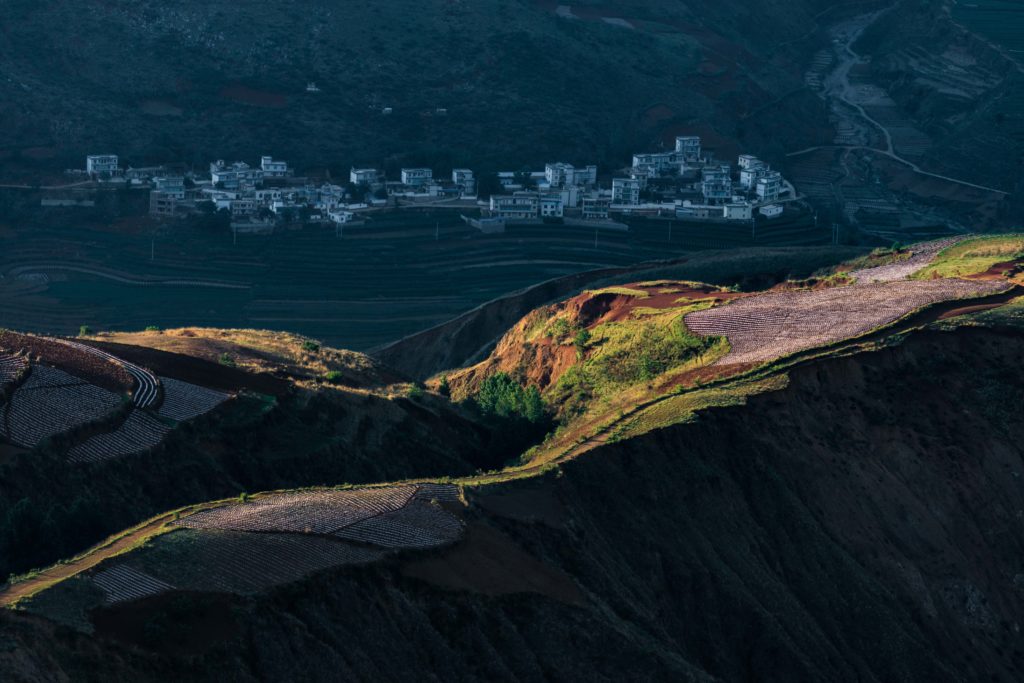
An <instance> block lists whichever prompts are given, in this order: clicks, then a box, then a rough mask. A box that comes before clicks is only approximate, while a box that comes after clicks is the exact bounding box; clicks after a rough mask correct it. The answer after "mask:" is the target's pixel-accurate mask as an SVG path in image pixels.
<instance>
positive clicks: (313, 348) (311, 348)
mask: <svg viewBox="0 0 1024 683" xmlns="http://www.w3.org/2000/svg"><path fill="white" fill-rule="evenodd" d="M302 350H303V351H308V352H310V353H319V352H320V344H319V343H318V342H315V341H313V340H311V339H307V340H306V341H304V342H302Z"/></svg>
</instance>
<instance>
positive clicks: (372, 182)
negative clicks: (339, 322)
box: [79, 136, 793, 231]
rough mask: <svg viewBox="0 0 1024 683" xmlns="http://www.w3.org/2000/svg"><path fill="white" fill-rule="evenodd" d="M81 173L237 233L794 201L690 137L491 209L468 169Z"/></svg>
mask: <svg viewBox="0 0 1024 683" xmlns="http://www.w3.org/2000/svg"><path fill="white" fill-rule="evenodd" d="M85 172H86V173H87V174H88V176H89V177H90V178H93V179H96V180H99V181H120V182H126V183H131V184H138V185H147V184H148V186H149V187H150V188H151V189H150V213H151V214H152V215H154V216H160V217H177V216H184V215H188V214H191V213H196V212H200V211H204V210H205V211H209V210H210V208H211V206H212V208H213V209H214V210H215V211H225V212H227V213H228V214H230V216H231V222H232V225H233V226H234V227H235V228H236V229H243V230H244V229H248V230H252V231H258V230H261V229H271V228H272V227H273V225H275V224H276V223H279V222H287V221H294V220H299V219H301V220H302V221H303V222H331V223H336V224H344V223H349V222H352V221H354V220H356V218H357V216H358V213H359V212H360V211H362V210H365V209H369V208H371V207H379V206H386V205H387V204H388V200H389V198H390V199H405V200H409V201H411V202H414V203H415V202H417V201H419V202H422V203H431V202H434V201H438V200H443V199H451V200H463V201H470V202H472V204H471V205H472V206H479V207H480V209H481V211H482V213H483V214H484V217H485V219H489V220H491V221H494V222H497V223H501V222H504V221H545V220H561V219H565V218H567V217H568V218H580V219H584V220H608V219H609V218H612V217H618V216H629V215H640V216H660V217H671V218H677V219H681V220H700V221H716V220H721V221H744V220H746V221H749V220H752V219H753V218H754V215H755V212H756V213H759V214H761V215H764V216H767V217H769V218H774V217H775V216H778V215H780V214H781V213H782V212H783V209H782V205H781V203H780V202H781V201H784V200H786V199H788V198H792V194H793V188H792V186H791V185H790V184H789V183H787V182H786V181H785V179H784V178H783V177H782V175H781V174H780V173H779V172H777V171H773V170H772V169H771V167H770V166H769V165H768V164H767V163H765V162H764V161H761V160H760V159H758V158H757V157H754V156H751V155H749V154H743V155H740V157H739V159H738V160H737V164H736V166H735V168H734V167H733V166H731V165H729V164H723V163H721V162H719V161H717V160H715V158H714V156H713V155H712V154H709V153H707V152H706V151H705V150H704V149H703V148H702V146H701V139H700V138H699V137H696V136H680V137H677V138H676V144H675V148H674V149H672V150H669V151H661V152H653V153H646V154H636V155H634V156H633V163H632V166H630V167H628V168H624V169H622V170H621V171H620V172H619V173H617V174H616V176H615V177H614V178H612V180H611V183H610V184H605V185H604V186H602V185H601V184H599V182H598V174H597V166H594V165H589V166H582V167H577V166H574V165H572V164H569V163H565V162H554V163H549V164H546V165H545V166H544V170H543V171H518V172H514V171H503V172H499V173H497V178H496V181H497V186H499V187H500V188H501V191H500V193H499V194H492V195H491V196H490V198H489V200H488V201H487V202H478V201H477V184H478V179H477V178H476V177H475V175H474V173H473V171H472V170H470V169H467V168H457V169H454V170H452V172H451V175H450V176H447V175H445V176H439V177H435V176H434V171H433V170H432V169H430V168H421V167H410V168H402V169H401V171H400V176H399V178H398V179H397V180H388V179H387V178H386V177H385V174H384V173H383V172H381V171H380V170H379V169H376V168H352V169H351V171H350V172H349V182H348V184H347V185H337V184H332V183H330V182H328V183H319V184H317V183H311V182H309V181H307V180H306V179H304V178H296V177H295V176H294V173H293V172H292V169H290V168H289V167H288V164H287V163H286V162H284V161H281V160H279V159H274V158H273V157H271V156H264V157H262V158H261V159H260V163H259V165H257V166H250V165H249V164H247V163H245V162H243V161H237V162H233V163H227V162H225V161H223V160H218V161H215V162H213V163H211V164H210V167H209V176H208V177H199V176H198V175H197V174H186V173H184V172H170V171H168V170H167V169H165V168H164V167H154V168H144V169H134V168H129V169H126V170H122V169H121V168H120V166H119V160H118V157H117V156H116V155H112V154H102V155H92V156H89V157H87V158H86V169H85ZM79 173H80V171H79ZM493 180H494V179H493V178H492V181H493Z"/></svg>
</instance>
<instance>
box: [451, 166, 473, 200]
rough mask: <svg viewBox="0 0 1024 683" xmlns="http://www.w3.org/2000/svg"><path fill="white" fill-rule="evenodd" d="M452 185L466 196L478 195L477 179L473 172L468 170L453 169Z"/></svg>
mask: <svg viewBox="0 0 1024 683" xmlns="http://www.w3.org/2000/svg"><path fill="white" fill-rule="evenodd" d="M452 184H453V185H455V186H456V187H457V188H459V189H460V190H461V192H462V194H464V195H475V194H476V178H475V177H474V176H473V171H471V170H469V169H468V168H454V169H452Z"/></svg>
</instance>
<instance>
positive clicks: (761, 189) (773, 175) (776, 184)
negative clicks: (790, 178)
mask: <svg viewBox="0 0 1024 683" xmlns="http://www.w3.org/2000/svg"><path fill="white" fill-rule="evenodd" d="M781 194H782V174H781V173H779V172H778V171H769V172H768V173H766V174H765V175H764V176H763V177H762V178H759V179H758V181H757V198H758V200H760V201H762V202H774V201H776V200H777V199H778V198H779V196H780V195H781Z"/></svg>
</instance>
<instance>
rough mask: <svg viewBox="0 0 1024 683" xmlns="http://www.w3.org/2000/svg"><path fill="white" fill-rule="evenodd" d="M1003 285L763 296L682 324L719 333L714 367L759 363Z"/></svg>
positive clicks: (930, 283) (876, 287) (917, 284)
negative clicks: (723, 345) (724, 348)
mask: <svg viewBox="0 0 1024 683" xmlns="http://www.w3.org/2000/svg"><path fill="white" fill-rule="evenodd" d="M1006 286H1007V285H1006V283H1005V282H998V281H989V282H975V281H967V280H957V279H944V280H911V281H908V280H902V281H900V280H897V281H892V282H876V283H872V284H866V285H855V286H852V287H837V288H833V289H825V290H818V291H803V292H784V293H772V294H762V295H760V296H752V297H747V298H743V299H739V300H737V301H734V302H733V303H731V304H728V305H726V306H720V307H718V308H711V309H708V310H704V311H697V312H694V313H690V314H688V315H687V316H686V317H685V323H686V326H687V327H689V328H690V330H692V331H693V332H695V333H697V334H701V335H724V336H725V337H727V338H728V340H729V344H730V345H731V347H732V348H731V350H730V352H729V353H728V354H727V355H726V356H725V357H723V358H721V359H719V360H718V361H717V363H716V365H731V364H737V363H760V362H766V361H770V360H774V359H776V358H780V357H782V356H786V355H789V354H792V353H796V352H798V351H803V350H806V349H811V348H814V347H817V346H823V345H826V344H831V343H835V342H839V341H842V340H844V339H849V338H852V337H857V336H860V335H862V334H866V333H868V332H870V331H871V330H873V329H875V328H877V327H881V326H883V325H887V324H889V323H892V322H895V321H896V320H899V319H900V318H902V317H903V316H905V315H908V314H909V313H912V312H913V311H915V310H916V309H918V308H922V307H924V306H928V305H930V304H935V303H939V302H941V301H948V300H952V299H961V298H967V297H973V296H980V295H984V294H995V293H997V292H1000V291H1002V290H1004V289H1006Z"/></svg>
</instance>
